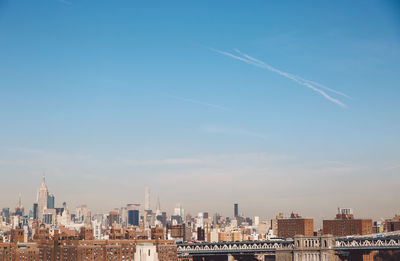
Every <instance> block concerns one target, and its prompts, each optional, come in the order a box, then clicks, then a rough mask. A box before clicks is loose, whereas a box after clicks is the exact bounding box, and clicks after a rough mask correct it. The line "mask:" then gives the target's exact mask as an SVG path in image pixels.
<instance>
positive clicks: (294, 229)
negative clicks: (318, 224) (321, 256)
mask: <svg viewBox="0 0 400 261" xmlns="http://www.w3.org/2000/svg"><path fill="white" fill-rule="evenodd" d="M277 223H278V237H281V238H293V237H294V236H295V235H303V236H307V237H311V236H313V235H314V220H313V219H312V218H302V217H301V216H299V215H298V214H294V213H292V214H291V215H290V218H278V219H277Z"/></svg>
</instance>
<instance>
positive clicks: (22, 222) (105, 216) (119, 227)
mask: <svg viewBox="0 0 400 261" xmlns="http://www.w3.org/2000/svg"><path fill="white" fill-rule="evenodd" d="M396 230H400V216H398V215H395V217H393V218H392V219H387V220H380V221H373V220H371V219H359V218H355V216H354V214H353V211H352V209H347V208H339V209H338V212H337V214H336V217H334V218H332V219H326V220H323V224H322V229H320V230H318V231H316V230H315V228H314V220H313V219H312V218H303V217H302V216H300V215H299V214H296V213H291V214H290V216H286V217H285V216H284V215H283V214H282V213H280V214H279V215H277V216H276V217H275V218H273V219H262V218H260V217H259V216H255V217H253V218H250V217H245V216H244V215H243V214H240V213H239V204H238V203H234V205H233V217H222V216H221V215H220V214H218V213H216V214H213V215H209V213H208V212H199V213H198V214H197V215H195V216H192V215H190V214H189V213H185V209H184V208H183V207H182V205H181V204H177V205H176V207H175V208H174V209H173V212H172V214H171V215H167V213H166V212H165V211H162V210H161V205H160V201H159V200H157V203H156V206H155V210H153V209H152V208H151V204H150V189H149V188H147V187H146V188H145V202H144V205H143V207H142V204H140V203H130V204H127V205H126V206H123V207H120V208H116V209H113V210H111V211H108V212H107V213H100V214H92V212H91V211H90V210H89V208H88V207H87V206H86V205H79V206H76V207H75V209H74V210H73V211H72V210H71V209H70V208H69V206H68V205H67V204H66V203H65V202H64V203H62V205H61V206H59V207H56V198H55V196H54V195H53V194H50V193H49V191H48V188H47V185H46V180H45V178H44V177H43V180H42V184H41V186H40V188H39V190H38V193H37V200H36V202H35V203H34V204H33V206H32V209H31V210H29V211H28V212H26V211H25V209H24V207H23V206H22V202H21V196H20V197H19V201H18V205H17V206H16V208H15V209H14V210H10V208H3V209H2V210H1V218H0V260H19V259H16V257H17V256H21V257H23V256H24V255H25V256H35V257H37V258H39V260H75V259H76V260H86V259H88V260H95V259H96V258H97V257H98V258H100V259H99V260H103V258H104V259H107V260H111V259H112V260H114V257H115V258H116V259H115V260H123V259H120V257H122V256H123V257H132V259H133V258H134V257H135V255H136V258H138V259H136V258H135V259H134V260H177V248H176V243H177V242H237V241H256V240H257V241H258V240H271V239H279V238H282V239H288V238H293V237H294V236H296V235H304V236H306V237H310V236H323V235H333V236H335V237H345V236H350V235H368V234H372V233H383V232H391V231H396ZM145 252H146V253H147V256H146V255H145V256H146V258H144V259H139V256H140V255H144V254H143V253H145ZM78 257H79V258H78ZM9 258H14V259H9ZM54 258H55V259H54ZM21 260H22V259H21ZM23 260H30V259H29V258H28V259H23ZM32 260H36V259H32ZM126 260H131V259H126Z"/></svg>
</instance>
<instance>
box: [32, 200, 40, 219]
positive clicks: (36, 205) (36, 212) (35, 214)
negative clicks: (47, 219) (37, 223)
mask: <svg viewBox="0 0 400 261" xmlns="http://www.w3.org/2000/svg"><path fill="white" fill-rule="evenodd" d="M38 215H39V210H38V203H33V220H38V218H39V216H38Z"/></svg>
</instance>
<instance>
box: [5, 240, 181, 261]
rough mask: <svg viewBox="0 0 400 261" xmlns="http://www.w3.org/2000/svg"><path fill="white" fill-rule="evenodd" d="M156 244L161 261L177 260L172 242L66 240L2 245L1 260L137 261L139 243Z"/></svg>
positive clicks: (175, 249)
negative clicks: (135, 256) (136, 253)
mask: <svg viewBox="0 0 400 261" xmlns="http://www.w3.org/2000/svg"><path fill="white" fill-rule="evenodd" d="M143 243H145V244H147V245H154V246H155V247H156V250H157V254H158V259H159V260H160V261H177V260H178V257H177V247H176V245H175V243H174V242H173V241H170V240H62V241H54V240H53V239H51V240H45V241H36V242H32V243H28V244H23V245H18V244H17V243H0V260H42V261H53V260H58V261H71V260H77V261H81V260H82V261H83V260H134V255H135V252H136V246H137V245H138V244H143Z"/></svg>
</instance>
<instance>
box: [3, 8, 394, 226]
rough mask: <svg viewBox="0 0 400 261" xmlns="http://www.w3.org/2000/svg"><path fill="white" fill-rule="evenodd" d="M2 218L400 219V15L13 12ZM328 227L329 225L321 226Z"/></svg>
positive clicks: (6, 20) (7, 34) (346, 11)
mask: <svg viewBox="0 0 400 261" xmlns="http://www.w3.org/2000/svg"><path fill="white" fill-rule="evenodd" d="M0 39H1V41H0V47H1V48H0V79H1V82H0V99H1V100H0V120H1V122H2V124H1V128H0V175H1V182H0V207H1V208H2V207H10V208H14V207H15V206H16V204H17V202H18V195H19V193H21V194H22V202H23V205H24V206H25V208H26V209H31V208H32V204H33V202H34V201H35V200H36V192H37V189H38V188H39V186H40V183H41V178H42V175H43V174H45V175H46V180H47V185H48V188H49V192H50V193H53V194H54V195H55V197H56V206H61V204H62V202H64V201H65V202H67V203H68V205H70V206H72V207H75V206H77V205H80V204H86V205H87V206H88V207H89V208H90V209H91V210H92V212H93V213H96V212H103V211H104V212H105V211H109V210H112V209H113V208H119V207H122V206H125V205H126V204H127V203H141V204H143V202H144V188H145V187H146V186H148V187H150V189H151V199H152V206H153V208H155V202H156V199H157V196H159V198H160V202H161V207H162V210H163V211H167V212H168V213H171V212H172V210H173V208H174V206H175V205H176V204H177V203H181V204H182V206H183V207H184V209H185V210H186V212H188V213H191V214H192V215H197V213H198V212H209V213H210V214H211V215H212V214H214V213H215V212H219V213H221V214H222V215H224V216H232V214H233V204H234V203H239V209H240V212H241V213H244V214H245V215H246V216H255V215H258V216H260V217H268V218H273V217H275V216H276V215H277V214H278V213H279V212H284V213H285V214H286V215H289V214H290V213H291V212H292V211H293V212H297V213H299V214H300V215H302V216H304V217H313V218H315V219H316V220H321V219H322V218H333V217H334V216H335V214H336V210H337V207H348V208H353V209H354V212H355V217H360V218H372V219H378V218H381V217H383V218H390V217H393V216H394V215H395V214H400V206H399V204H398V202H399V199H400V197H399V185H400V175H399V174H400V173H399V172H400V150H399V148H400V135H399V133H400V117H399V112H400V103H399V98H400V89H399V86H400V78H399V75H400V5H399V3H398V2H396V1H379V2H378V1H351V2H349V1H336V2H334V3H333V2H313V1H301V2H299V1H289V2H285V3H281V2H276V3H275V2H270V1H268V2H264V1H254V2H244V1H243V2H230V1H218V2H216V1H201V2H200V1H198V2H195V1H193V2H192V1H190V2H187V1H171V2H168V3H166V2H158V3H157V4H156V3H150V2H136V1H126V2H119V3H116V2H114V1H112V2H110V1H83V0H41V1H27V0H22V1H5V0H0ZM315 225H318V224H317V222H315Z"/></svg>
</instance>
